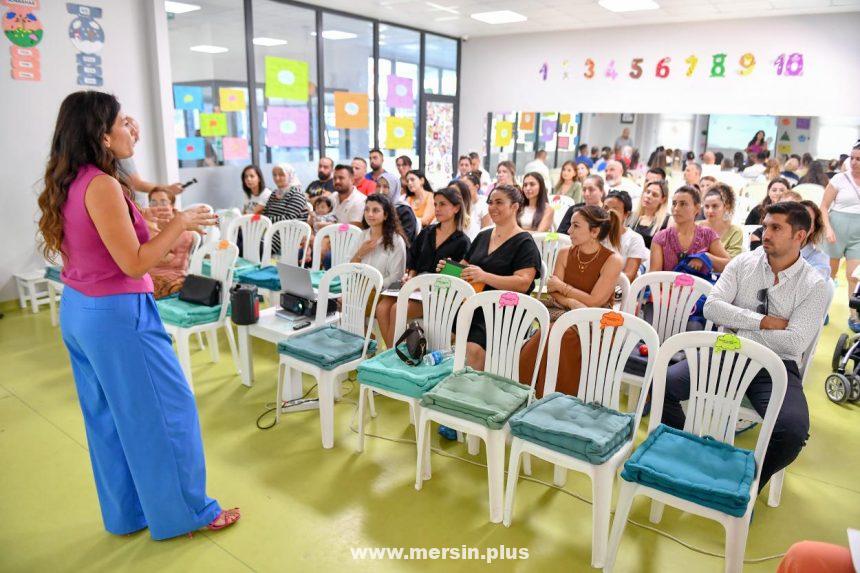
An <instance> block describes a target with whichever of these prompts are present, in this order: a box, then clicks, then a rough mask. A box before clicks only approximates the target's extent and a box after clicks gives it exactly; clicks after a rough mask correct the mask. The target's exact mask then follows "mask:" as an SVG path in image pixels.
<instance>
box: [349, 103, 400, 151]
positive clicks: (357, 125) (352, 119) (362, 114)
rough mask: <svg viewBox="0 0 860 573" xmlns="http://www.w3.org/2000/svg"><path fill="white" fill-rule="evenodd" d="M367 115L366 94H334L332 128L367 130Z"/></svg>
mask: <svg viewBox="0 0 860 573" xmlns="http://www.w3.org/2000/svg"><path fill="white" fill-rule="evenodd" d="M367 114H368V100H367V93H351V92H334V126H335V127H336V128H338V129H367V127H368V121H369V120H368V115H367ZM410 147H411V144H410Z"/></svg>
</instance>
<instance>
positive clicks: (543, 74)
mask: <svg viewBox="0 0 860 573" xmlns="http://www.w3.org/2000/svg"><path fill="white" fill-rule="evenodd" d="M538 73H539V74H540V77H541V79H542V80H543V81H546V76H547V74H549V67H548V66H547V65H546V62H544V63H543V65H541V67H540V69H539V70H538Z"/></svg>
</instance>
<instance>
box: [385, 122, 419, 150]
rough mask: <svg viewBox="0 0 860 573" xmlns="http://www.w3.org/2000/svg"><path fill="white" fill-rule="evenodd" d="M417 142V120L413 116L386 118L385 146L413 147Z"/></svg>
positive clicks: (391, 147)
mask: <svg viewBox="0 0 860 573" xmlns="http://www.w3.org/2000/svg"><path fill="white" fill-rule="evenodd" d="M414 143H415V122H413V121H412V118H411V117H393V116H392V117H388V118H386V119H385V148H386V149H412V147H413V145H414Z"/></svg>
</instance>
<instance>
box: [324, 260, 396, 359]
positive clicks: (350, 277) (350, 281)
mask: <svg viewBox="0 0 860 573" xmlns="http://www.w3.org/2000/svg"><path fill="white" fill-rule="evenodd" d="M335 278H340V288H341V293H343V294H342V295H341V298H340V317H339V318H338V321H337V325H338V327H340V328H341V329H343V330H346V331H347V332H351V333H353V334H357V335H358V336H364V353H366V352H367V345H368V343H369V342H370V333H371V331H372V330H373V315H374V314H375V313H376V302H377V301H378V300H379V293H380V292H382V273H380V272H379V271H378V270H376V269H375V268H374V267H371V266H370V265H363V264H361V263H344V264H342V265H337V266H335V267H332V268H330V269H329V270H327V271H326V272H325V274H323V277H322V280H320V288H319V292H318V294H317V316H316V322H317V324H325V319H326V311H327V309H328V299H329V296H330V293H329V291H330V288H331V283H332V281H333V280H334V279H335ZM371 299H372V300H371ZM368 303H370V305H369V306H370V315H369V316H370V320H367V321H366V320H365V318H366V316H368V315H367V310H368Z"/></svg>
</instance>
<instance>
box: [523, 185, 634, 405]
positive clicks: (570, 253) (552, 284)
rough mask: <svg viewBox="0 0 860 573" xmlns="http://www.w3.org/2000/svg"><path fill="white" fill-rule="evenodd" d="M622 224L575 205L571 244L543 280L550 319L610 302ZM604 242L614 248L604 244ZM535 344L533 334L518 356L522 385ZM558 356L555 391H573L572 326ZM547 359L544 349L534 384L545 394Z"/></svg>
mask: <svg viewBox="0 0 860 573" xmlns="http://www.w3.org/2000/svg"><path fill="white" fill-rule="evenodd" d="M616 193H617V192H616ZM628 201H629V197H628ZM621 228H622V221H621V218H620V217H619V216H618V213H616V212H615V211H612V210H610V211H608V212H607V211H606V210H604V209H603V208H602V207H595V206H588V207H579V208H577V210H576V212H575V213H574V215H573V219H572V221H571V225H570V233H569V236H570V240H571V246H570V247H568V248H566V249H564V250H563V251H561V252H560V253H559V255H558V261H557V262H556V265H555V270H554V272H553V274H552V276H550V277H549V281H548V284H547V292H548V295H549V296H548V299H547V300H545V301H544V304H546V305H547V308H548V309H549V311H550V319H551V320H552V321H553V322H554V321H555V320H557V319H558V318H559V317H560V316H561V315H563V314H564V313H565V312H567V311H568V310H573V309H576V308H588V307H597V308H600V307H605V308H610V307H611V305H612V301H613V299H614V298H615V283H616V282H617V281H618V276H619V275H620V274H621V268H622V261H621V256H619V255H618V254H617V252H618V251H620V250H621ZM604 241H608V242H609V243H610V245H611V246H612V247H611V248H608V247H606V246H604V245H603V244H602V243H603V242H604ZM613 249H614V250H613ZM538 345H539V337H537V336H534V337H532V338H531V339H530V340H529V341H528V342H527V343H526V345H525V346H524V347H523V350H522V353H521V355H520V382H522V383H523V384H531V380H532V373H533V372H534V366H535V361H536V360H537V359H538V356H537V353H538ZM558 360H559V365H558V379H557V381H556V386H555V389H556V391H557V392H563V393H565V394H571V395H576V391H577V390H578V389H579V374H580V366H581V364H582V349H581V347H580V342H579V333H578V332H577V331H576V330H574V329H569V330H568V331H567V332H565V333H564V336H563V337H562V342H561V350H560V351H559V354H558ZM546 361H547V357H546V353H544V354H543V355H542V356H541V357H540V369H539V370H538V378H537V383H536V385H535V391H536V393H537V396H538V397H541V396H543V387H544V381H545V379H546Z"/></svg>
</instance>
